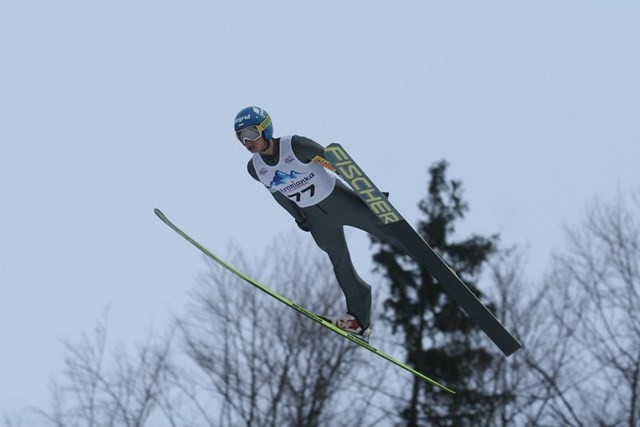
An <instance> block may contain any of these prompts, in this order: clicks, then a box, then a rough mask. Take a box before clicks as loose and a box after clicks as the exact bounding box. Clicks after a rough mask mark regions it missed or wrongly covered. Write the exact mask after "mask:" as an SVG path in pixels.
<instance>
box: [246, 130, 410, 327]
mask: <svg viewBox="0 0 640 427" xmlns="http://www.w3.org/2000/svg"><path fill="white" fill-rule="evenodd" d="M272 142H273V144H274V151H273V155H271V156H264V155H261V154H254V155H253V158H252V159H251V160H250V161H249V163H248V165H247V169H248V171H249V174H250V175H251V176H252V177H253V178H254V179H256V180H257V181H260V182H262V183H263V184H264V185H265V186H266V187H267V188H268V189H269V190H270V191H271V194H272V196H273V197H274V198H275V199H276V201H277V202H278V203H279V204H280V205H281V206H282V207H283V208H285V209H286V210H287V212H289V214H291V216H292V217H293V218H294V219H295V220H296V223H297V224H298V226H300V228H302V229H303V230H305V231H310V232H311V235H312V236H313V239H314V240H315V242H316V244H317V245H318V247H320V249H322V250H323V251H324V252H326V253H327V255H329V259H330V260H331V264H332V265H333V270H334V272H335V275H336V279H337V280H338V283H339V284H340V288H341V289H342V292H343V293H344V295H345V297H346V302H347V311H348V313H349V314H351V315H352V316H354V317H355V318H356V319H357V320H358V322H360V325H361V326H362V327H363V329H366V328H367V327H368V326H369V324H370V323H371V286H369V285H368V284H367V283H365V282H364V281H363V280H362V278H360V276H358V274H357V273H356V271H355V268H354V266H353V263H352V262H351V256H350V255H349V249H348V248H347V243H346V240H345V236H344V229H343V227H344V226H345V225H349V226H352V227H356V228H359V229H361V230H364V231H366V232H368V233H370V234H372V235H374V236H376V237H378V238H379V239H380V240H382V241H383V242H385V243H389V244H391V245H393V246H395V247H397V248H399V249H401V250H402V251H403V252H405V253H408V252H407V250H406V249H405V247H404V245H403V244H402V243H401V242H400V241H399V240H398V239H397V238H396V237H395V235H394V234H393V233H391V232H390V231H389V230H388V229H387V228H385V227H384V224H383V223H382V222H381V221H380V220H379V219H378V217H377V216H376V215H375V214H374V213H373V212H372V211H371V210H370V209H369V207H368V206H367V205H366V204H365V203H364V202H363V201H362V199H360V197H359V196H358V195H357V194H356V193H355V192H354V191H353V190H351V189H350V188H349V187H347V186H346V185H345V184H344V183H342V181H340V180H337V179H335V177H334V175H333V174H332V173H331V172H328V171H327V170H326V169H324V168H323V167H322V166H320V165H319V164H317V163H316V162H313V159H314V158H315V157H316V156H322V155H323V151H324V148H323V147H322V146H321V145H320V144H318V143H316V142H315V141H312V140H311V139H309V138H305V137H302V136H297V135H294V136H291V137H288V136H287V137H281V138H274V139H272Z"/></svg>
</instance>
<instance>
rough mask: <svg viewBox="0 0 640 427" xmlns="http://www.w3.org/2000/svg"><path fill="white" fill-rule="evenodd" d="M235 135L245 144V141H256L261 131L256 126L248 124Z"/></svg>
mask: <svg viewBox="0 0 640 427" xmlns="http://www.w3.org/2000/svg"><path fill="white" fill-rule="evenodd" d="M236 136H237V137H238V140H239V141H240V142H241V143H242V144H243V145H246V144H247V141H256V140H257V139H258V138H260V137H261V136H262V131H261V130H260V129H258V126H249V127H248V128H244V129H242V130H241V131H240V132H238V133H236Z"/></svg>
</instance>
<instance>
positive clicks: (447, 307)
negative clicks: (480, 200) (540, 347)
mask: <svg viewBox="0 0 640 427" xmlns="http://www.w3.org/2000/svg"><path fill="white" fill-rule="evenodd" d="M447 167H448V164H447V162H446V161H440V162H439V163H436V164H435V165H433V166H432V167H431V168H430V169H429V173H430V183H429V187H428V194H427V197H426V198H425V199H424V200H422V201H421V202H420V204H419V207H420V210H421V212H422V213H423V214H424V215H425V218H424V219H423V220H421V221H420V222H419V223H418V226H417V228H416V230H417V231H418V233H420V235H421V236H422V237H423V238H424V239H425V241H427V242H428V243H429V245H430V246H431V247H432V248H433V249H434V250H435V251H436V252H437V253H438V254H439V255H440V256H441V257H442V258H443V259H444V260H445V262H447V263H448V264H449V265H450V266H451V267H452V268H453V269H454V270H455V271H456V272H457V274H458V276H459V277H460V278H461V279H462V280H463V281H464V282H465V283H466V284H467V286H468V287H469V288H470V289H471V290H472V291H473V292H474V293H475V294H476V295H477V296H478V297H479V298H481V299H482V293H481V292H480V291H479V290H478V289H477V288H476V286H475V284H476V282H477V280H478V278H479V275H480V272H481V269H482V267H483V265H484V264H485V263H486V262H487V260H488V259H489V258H490V257H491V255H492V254H494V253H495V252H496V251H497V242H498V236H497V235H493V236H490V237H482V236H472V237H470V238H467V239H466V240H462V241H459V242H454V241H451V240H452V235H453V234H454V231H455V223H456V221H458V220H461V219H462V218H463V217H464V215H465V212H467V211H468V205H467V203H466V202H465V201H464V199H463V197H462V186H461V183H460V182H459V181H453V180H452V181H448V180H447V178H446V171H447ZM376 243H378V244H380V242H376ZM374 261H375V263H376V270H377V271H382V272H383V273H384V276H385V277H386V278H387V279H388V280H389V281H390V282H391V283H390V284H391V288H390V297H389V298H388V299H387V300H386V301H385V303H384V305H385V314H384V316H385V319H386V320H387V321H389V322H390V324H391V326H392V328H393V331H394V333H397V332H398V331H400V332H402V334H403V338H404V345H405V349H406V352H407V359H408V362H409V363H410V364H411V365H413V366H415V367H416V368H417V369H418V370H420V371H423V372H428V373H429V374H431V375H433V376H435V377H436V378H438V379H440V380H442V381H443V382H444V383H445V384H447V385H449V386H452V387H453V388H454V389H456V391H457V395H455V396H452V395H451V394H448V393H446V392H442V391H440V390H437V389H435V388H434V387H432V386H430V385H429V384H427V383H426V382H424V381H421V380H420V379H414V382H413V386H412V388H411V395H410V397H409V399H408V400H403V402H406V403H405V404H401V405H400V406H399V407H400V411H401V413H400V416H401V418H402V420H403V421H405V422H406V424H405V425H407V426H424V425H430V426H466V425H491V417H492V415H493V414H495V410H496V409H497V407H498V406H499V405H501V404H503V403H506V399H508V397H507V396H504V395H500V394H499V393H498V394H496V392H494V391H491V390H488V387H487V386H485V385H484V381H485V380H486V379H487V378H486V377H487V376H489V375H491V372H492V370H491V368H492V367H494V366H495V364H496V363H498V362H499V359H498V358H499V357H500V356H499V355H498V354H496V352H495V351H491V350H492V349H491V350H490V346H491V343H490V342H489V341H488V340H487V339H485V338H484V335H483V333H482V331H481V330H480V329H479V328H478V327H477V326H476V325H475V323H474V322H473V321H472V320H471V319H470V318H469V317H468V316H467V315H466V313H465V312H464V311H463V310H462V309H461V308H460V307H459V306H458V304H457V303H456V302H455V301H453V300H452V299H451V298H449V296H448V295H447V293H446V292H445V291H444V289H443V288H442V287H441V286H440V285H439V284H438V282H437V281H436V280H435V279H434V278H433V277H432V276H431V274H429V272H428V271H427V270H425V269H424V268H421V267H420V266H418V265H417V264H416V263H415V262H414V261H413V259H412V258H410V257H409V256H407V255H406V254H404V253H402V252H399V251H398V250H397V249H396V248H392V247H390V246H389V245H382V244H380V246H379V248H378V251H377V252H376V253H375V255H374ZM485 303H486V301H485ZM488 306H489V308H490V309H491V310H492V311H493V307H492V306H491V305H490V304H489V305H488ZM501 402H502V403H501Z"/></svg>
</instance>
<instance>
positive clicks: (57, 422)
mask: <svg viewBox="0 0 640 427" xmlns="http://www.w3.org/2000/svg"><path fill="white" fill-rule="evenodd" d="M171 341H172V340H171V338H168V339H163V340H160V342H159V343H153V342H151V340H150V341H149V342H147V343H144V344H142V345H140V346H139V348H138V349H137V353H136V354H135V355H134V356H133V357H130V356H129V355H128V354H127V353H126V352H124V351H123V350H119V351H117V352H116V353H115V354H114V357H113V358H112V359H111V360H107V358H108V352H107V350H106V349H107V327H106V320H105V321H103V322H100V323H99V324H98V325H97V326H96V328H95V329H94V331H93V335H91V336H89V335H85V336H83V338H82V340H81V341H80V342H79V343H71V342H67V343H66V344H65V345H66V349H67V356H66V358H65V370H64V372H63V380H62V381H58V380H55V381H54V382H53V385H52V391H53V393H52V394H53V399H52V409H51V410H50V411H45V410H37V411H36V412H37V413H38V414H39V415H40V416H41V418H42V419H43V420H44V422H46V423H47V424H48V425H51V426H60V427H61V426H65V427H69V426H92V427H93V426H95V427H101V426H116V425H117V426H127V427H139V426H143V425H145V423H146V422H147V420H148V419H149V416H150V415H151V413H152V411H153V410H154V409H155V408H156V407H157V403H158V401H157V398H158V396H159V395H160V393H161V390H162V389H163V388H164V387H165V383H166V379H167V372H168V366H169V362H168V356H169V351H170V348H171ZM110 362H111V363H110Z"/></svg>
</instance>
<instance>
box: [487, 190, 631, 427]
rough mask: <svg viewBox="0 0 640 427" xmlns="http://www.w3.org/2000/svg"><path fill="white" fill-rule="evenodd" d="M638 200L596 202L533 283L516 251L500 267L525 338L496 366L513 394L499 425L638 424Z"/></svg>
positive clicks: (500, 288)
mask: <svg viewBox="0 0 640 427" xmlns="http://www.w3.org/2000/svg"><path fill="white" fill-rule="evenodd" d="M639 208H640V204H639V203H638V198H637V197H635V198H633V197H632V198H629V199H628V200H626V201H625V200H623V199H622V198H621V197H619V198H618V199H617V200H616V201H615V202H612V203H603V202H600V201H596V202H594V203H592V204H591V205H590V206H589V207H588V208H587V212H586V219H585V221H584V223H583V224H581V225H580V226H578V227H575V228H572V229H569V230H567V241H568V247H567V249H566V250H565V251H564V252H563V253H562V254H559V255H556V256H555V257H554V264H553V268H552V270H551V273H550V274H549V275H548V276H547V277H546V278H545V280H544V281H543V283H542V284H541V285H539V286H535V285H533V284H530V283H526V282H525V281H524V280H522V278H521V277H519V276H518V271H519V270H521V269H520V268H519V267H518V264H519V262H518V260H517V258H518V257H517V256H516V259H514V258H509V257H507V258H504V259H503V260H502V262H501V263H499V264H498V265H496V266H494V281H495V283H496V284H497V294H498V295H499V297H498V298H497V299H498V300H501V301H502V302H501V303H500V304H499V306H500V307H501V311H500V313H499V315H500V316H501V317H503V318H508V319H509V318H510V319H511V320H508V323H509V324H511V325H515V328H516V329H515V333H516V334H517V335H518V337H520V339H521V340H522V341H523V342H524V343H525V347H524V348H523V349H522V350H521V351H520V352H518V353H516V354H515V355H514V356H513V357H512V358H510V359H508V360H505V361H504V362H503V364H502V365H501V366H500V367H499V370H498V373H497V378H500V381H501V382H502V386H503V387H507V388H509V389H511V390H512V391H513V393H514V396H515V400H514V401H513V402H511V404H510V405H507V406H506V407H505V408H503V410H502V413H501V414H499V418H498V419H497V420H496V421H497V422H496V425H504V426H506V425H531V426H544V425H547V426H556V425H563V426H637V425H638V424H639V422H640V421H639V419H638V416H639V415H638V410H639V408H640V401H639V398H638V393H639V391H640V389H639V384H638V380H639V379H640V320H638V317H639V316H638V315H637V313H640V270H639V267H640V221H639V218H640V209H639Z"/></svg>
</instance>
